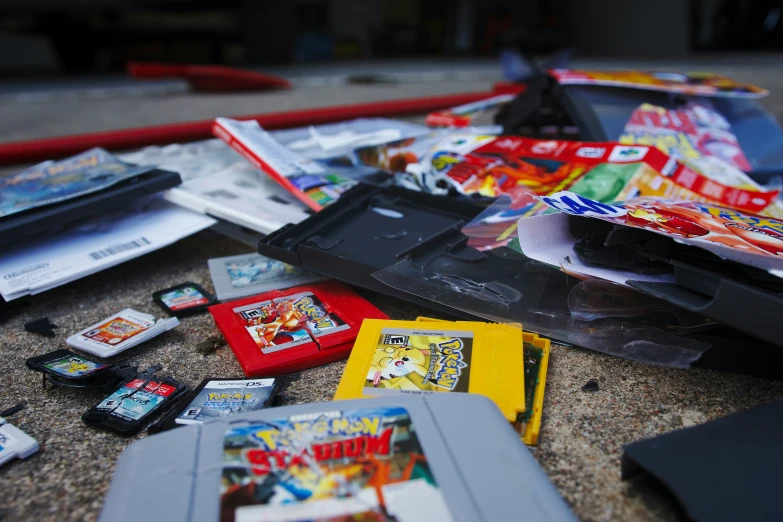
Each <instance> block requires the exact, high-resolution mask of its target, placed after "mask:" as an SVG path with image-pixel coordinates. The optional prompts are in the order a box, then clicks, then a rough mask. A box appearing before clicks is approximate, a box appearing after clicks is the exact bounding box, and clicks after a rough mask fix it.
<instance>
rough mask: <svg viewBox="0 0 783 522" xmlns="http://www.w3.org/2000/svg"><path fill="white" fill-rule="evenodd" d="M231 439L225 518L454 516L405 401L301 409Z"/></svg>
mask: <svg viewBox="0 0 783 522" xmlns="http://www.w3.org/2000/svg"><path fill="white" fill-rule="evenodd" d="M223 440H224V443H223V448H224V449H223V479H222V481H221V484H220V494H221V514H220V519H221V520H235V521H236V522H251V521H261V520H265V521H283V520H367V521H370V520H372V521H380V520H395V521H397V522H425V521H427V522H450V521H452V520H453V518H452V516H451V514H450V512H449V509H448V506H447V504H446V502H445V499H444V497H443V494H442V492H441V490H440V487H439V486H438V483H437V481H436V479H435V476H434V475H433V471H432V469H431V468H430V464H429V462H428V461H427V457H426V455H425V454H424V451H423V449H422V447H421V444H420V442H419V440H418V437H417V433H416V427H415V424H414V422H413V421H412V419H411V417H410V414H409V413H408V411H407V410H406V409H405V408H402V407H380V408H363V409H354V410H344V411H329V412H322V413H312V414H303V415H296V416H292V417H288V418H284V419H280V420H275V421H270V422H264V423H263V424H256V425H251V426H243V427H239V428H234V429H231V430H228V431H227V432H226V434H225V437H224V439H223Z"/></svg>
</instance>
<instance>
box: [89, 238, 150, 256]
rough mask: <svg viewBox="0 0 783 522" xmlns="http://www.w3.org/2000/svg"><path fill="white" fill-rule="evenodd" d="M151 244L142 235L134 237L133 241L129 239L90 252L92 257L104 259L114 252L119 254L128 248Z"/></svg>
mask: <svg viewBox="0 0 783 522" xmlns="http://www.w3.org/2000/svg"><path fill="white" fill-rule="evenodd" d="M149 244H150V242H149V240H148V239H147V238H146V237H140V238H139V239H134V240H133V241H129V242H127V243H118V244H116V245H111V246H109V247H106V248H104V249H103V250H96V251H95V252H91V253H90V257H92V258H93V259H103V258H104V257H109V256H113V255H114V254H119V253H120V252H125V251H127V250H133V249H134V248H140V247H143V246H144V245H149Z"/></svg>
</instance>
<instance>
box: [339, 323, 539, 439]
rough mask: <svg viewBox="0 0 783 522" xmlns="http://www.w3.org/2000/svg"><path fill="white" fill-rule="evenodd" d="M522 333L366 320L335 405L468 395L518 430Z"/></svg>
mask: <svg viewBox="0 0 783 522" xmlns="http://www.w3.org/2000/svg"><path fill="white" fill-rule="evenodd" d="M523 382H524V364H523V353H522V330H521V329H520V328H517V327H515V326H512V325H504V324H489V323H481V322H472V321H455V322H433V323H426V322H417V321H380V320H369V319H368V320H365V321H364V323H363V324H362V329H361V331H360V332H359V337H358V338H357V339H356V343H355V344H354V347H353V351H352V352H351V356H350V358H349V359H348V364H347V366H346V368H345V372H344V373H343V377H342V379H341V380H340V384H339V386H338V387H337V392H336V393H335V396H334V398H335V400H337V399H352V398H361V397H380V396H401V395H422V394H437V393H446V392H468V393H478V394H481V395H485V396H487V397H489V398H490V399H492V400H493V401H494V402H495V404H497V405H498V407H499V408H500V410H501V411H502V412H503V415H505V417H506V418H507V419H508V421H509V422H511V423H513V424H514V425H515V426H516V427H517V428H518V429H520V430H521V429H522V425H521V423H520V419H519V416H520V415H522V414H523V413H524V411H525V389H524V386H523V384H522V383H523Z"/></svg>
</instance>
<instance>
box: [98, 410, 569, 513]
mask: <svg viewBox="0 0 783 522" xmlns="http://www.w3.org/2000/svg"><path fill="white" fill-rule="evenodd" d="M140 499H143V501H140ZM338 517H344V518H338ZM357 518H358V519H362V520H385V521H390V520H394V521H396V522H447V521H455V520H470V521H487V522H489V521H496V520H520V519H521V518H522V519H524V520H525V521H530V522H535V521H542V522H543V521H551V520H557V521H570V520H575V518H574V516H573V514H572V513H571V512H570V511H569V509H568V507H567V506H566V504H565V502H564V501H563V499H562V498H561V497H560V496H559V494H558V493H557V490H556V489H555V488H554V486H553V485H552V483H551V482H550V481H549V479H548V477H547V476H546V473H545V472H544V471H543V470H542V469H541V467H540V466H539V465H538V463H537V462H536V461H535V459H534V458H533V456H532V455H531V454H530V452H529V451H528V450H527V448H525V446H524V445H523V444H522V443H521V442H520V441H519V437H518V435H517V434H516V433H515V432H514V430H513V429H511V427H510V426H509V424H508V422H507V421H506V419H505V418H504V417H503V415H502V414H501V413H500V411H499V410H498V409H497V408H496V407H495V406H494V404H493V403H492V402H491V401H490V400H489V399H487V398H485V397H481V396H479V395H470V394H461V395H452V394H445V395H442V396H440V395H439V396H426V397H420V396H405V397H383V398H378V399H363V400H351V401H339V402H330V403H316V404H302V405H297V406H286V407H281V408H273V409H270V410H262V411H257V412H252V413H246V414H239V415H237V416H232V417H230V420H229V419H225V420H216V421H210V422H207V423H204V424H201V425H195V426H186V427H183V428H180V429H176V430H172V431H169V432H165V433H161V434H158V435H154V436H152V437H148V438H146V439H143V440H141V441H139V442H136V443H135V444H133V445H132V446H130V447H129V448H128V449H126V450H125V452H124V453H123V454H122V455H121V457H120V459H119V462H118V464H117V468H116V470H115V473H114V478H113V480H112V484H111V487H110V489H109V492H108V494H107V496H106V500H105V503H104V506H103V510H102V512H101V515H100V518H99V520H100V521H101V522H109V521H111V522H124V521H127V522H131V521H138V520H166V521H168V522H186V521H187V522H199V521H209V522H213V521H215V520H220V521H225V522H228V521H236V522H248V521H251V520H256V521H258V520H266V521H291V520H315V519H329V520H338V519H339V520H345V519H357Z"/></svg>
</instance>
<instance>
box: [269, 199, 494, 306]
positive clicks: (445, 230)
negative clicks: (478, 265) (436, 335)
mask: <svg viewBox="0 0 783 522" xmlns="http://www.w3.org/2000/svg"><path fill="white" fill-rule="evenodd" d="M482 210H483V208H482V207H480V206H477V205H474V204H471V203H467V202H464V201H457V200H453V199H450V198H444V197H441V196H433V195H431V194H426V193H423V192H414V191H410V190H406V189H403V188H399V187H394V186H392V187H376V186H372V185H367V184H359V185H357V186H356V187H354V188H352V189H351V190H349V191H347V192H345V193H344V194H343V195H341V196H340V199H339V200H338V201H337V202H335V203H332V204H331V205H329V206H328V207H326V208H325V209H324V210H322V211H320V212H319V213H317V214H315V215H313V216H311V217H309V218H307V219H305V220H304V221H302V222H300V223H299V224H296V225H286V226H285V227H282V228H280V229H279V230H277V231H275V232H273V233H272V234H269V235H268V236H266V237H264V238H262V239H261V240H260V241H259V243H258V251H259V253H261V254H262V255H265V256H268V257H271V258H273V259H278V260H280V261H283V262H285V263H288V264H290V265H294V266H299V267H303V268H304V267H307V268H309V269H310V270H312V271H313V272H317V273H320V274H323V275H326V276H329V277H333V278H335V279H338V280H340V281H344V282H346V283H351V284H354V285H356V286H360V287H363V288H367V289H369V290H375V291H377V292H381V293H384V294H388V295H392V296H394V297H399V298H400V299H404V300H406V301H411V302H414V303H418V304H420V305H422V306H427V307H429V308H435V309H438V310H441V311H443V312H445V313H450V314H454V313H455V310H454V309H452V308H450V307H446V306H442V305H439V304H437V303H433V302H430V301H426V300H422V299H419V298H417V297H416V296H413V295H412V294H409V293H407V292H402V291H399V290H396V289H394V288H392V287H390V286H388V285H386V284H384V283H381V282H380V281H378V280H377V279H375V278H374V277H373V276H372V274H373V273H374V272H376V271H378V270H381V269H384V268H387V267H389V266H391V265H393V264H394V263H396V262H398V261H400V260H401V259H404V258H405V257H407V256H411V255H416V254H419V253H425V252H427V251H428V250H430V249H435V250H437V248H436V247H437V246H441V245H443V244H444V242H446V243H449V242H450V240H451V241H453V242H454V244H453V245H450V247H452V248H457V247H458V246H459V244H464V243H465V242H466V240H467V238H466V237H465V236H464V235H463V234H462V233H461V232H460V230H461V229H462V227H463V226H464V225H466V224H467V223H469V222H470V221H471V220H472V219H473V218H474V217H476V216H477V215H478V214H479V213H480V212H481V211H482ZM389 216H395V217H389ZM447 248H449V246H447ZM471 250H472V249H471ZM425 255H426V254H425ZM461 315H462V316H463V317H471V316H470V315H468V314H461Z"/></svg>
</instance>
